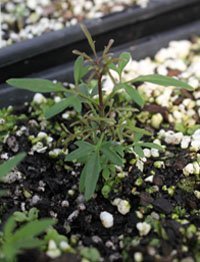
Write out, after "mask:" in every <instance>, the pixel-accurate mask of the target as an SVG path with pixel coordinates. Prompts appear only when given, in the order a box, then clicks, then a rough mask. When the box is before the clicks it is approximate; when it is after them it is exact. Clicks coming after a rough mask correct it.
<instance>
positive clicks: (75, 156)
mask: <svg viewBox="0 0 200 262" xmlns="http://www.w3.org/2000/svg"><path fill="white" fill-rule="evenodd" d="M76 145H77V146H78V149H76V150H74V151H72V152H71V153H70V154H69V155H67V156H66V158H65V161H73V160H79V159H81V158H83V157H87V155H88V154H90V153H91V152H92V151H93V150H94V146H93V145H92V144H89V143H87V142H85V141H78V142H76Z"/></svg>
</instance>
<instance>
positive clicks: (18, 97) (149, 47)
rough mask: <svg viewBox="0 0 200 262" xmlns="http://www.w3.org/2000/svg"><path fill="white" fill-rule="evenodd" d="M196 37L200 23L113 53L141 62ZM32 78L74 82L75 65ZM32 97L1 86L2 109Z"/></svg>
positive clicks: (155, 36) (199, 30)
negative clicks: (125, 55) (128, 53)
mask: <svg viewBox="0 0 200 262" xmlns="http://www.w3.org/2000/svg"><path fill="white" fill-rule="evenodd" d="M195 35H200V21H198V22H194V23H191V24H189V25H187V26H181V27H179V28H177V29H175V30H170V31H167V32H164V33H160V34H155V35H152V36H151V37H147V38H143V39H140V40H138V41H137V42H134V43H132V42H129V43H126V44H124V45H121V46H119V47H117V48H115V49H114V50H113V51H114V53H115V54H116V55H117V54H118V53H121V52H122V51H124V50H126V51H128V52H131V54H132V56H133V58H134V59H135V60H139V59H143V58H145V57H147V56H149V57H153V56H154V55H155V53H156V52H157V51H158V50H159V49H160V48H162V47H166V46H167V45H168V43H169V42H170V41H171V40H181V39H190V38H191V37H193V36H195ZM30 77H37V78H46V79H51V80H54V79H57V80H58V81H67V82H73V63H72V62H70V63H65V64H63V65H61V66H56V67H53V68H51V69H49V70H45V71H41V72H39V73H37V74H33V75H30ZM32 96H33V94H32V93H31V92H27V91H24V90H18V89H13V88H11V87H8V86H7V85H6V84H2V85H0V107H4V106H8V105H20V104H23V102H25V101H28V100H30V99H31V97H32Z"/></svg>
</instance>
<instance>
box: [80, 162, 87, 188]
mask: <svg viewBox="0 0 200 262" xmlns="http://www.w3.org/2000/svg"><path fill="white" fill-rule="evenodd" d="M86 175H87V165H85V166H84V168H83V170H82V172H81V176H80V181H79V191H80V192H81V193H83V192H84V191H85V180H86Z"/></svg>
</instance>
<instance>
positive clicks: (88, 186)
mask: <svg viewBox="0 0 200 262" xmlns="http://www.w3.org/2000/svg"><path fill="white" fill-rule="evenodd" d="M85 168H86V170H85V172H86V177H85V199H86V201H88V200H89V199H90V198H91V197H92V195H93V194H94V192H95V189H96V186H97V182H98V179H99V174H100V171H101V164H100V156H99V152H98V151H95V152H94V153H93V154H92V155H91V157H90V158H89V160H88V162H87V163H86V167H85Z"/></svg>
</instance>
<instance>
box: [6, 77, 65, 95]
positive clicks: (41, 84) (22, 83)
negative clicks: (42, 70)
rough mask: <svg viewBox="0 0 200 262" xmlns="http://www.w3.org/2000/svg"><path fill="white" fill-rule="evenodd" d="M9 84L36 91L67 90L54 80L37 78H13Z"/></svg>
mask: <svg viewBox="0 0 200 262" xmlns="http://www.w3.org/2000/svg"><path fill="white" fill-rule="evenodd" d="M7 84H9V85H11V86H13V87H16V88H19V89H25V90H29V91H32V92H36V93H50V92H65V91H66V89H65V88H64V87H63V86H62V85H61V84H60V83H56V84H54V83H53V82H52V81H49V80H46V79H37V78H19V79H17V78H13V79H9V80H8V81H7Z"/></svg>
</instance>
